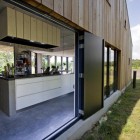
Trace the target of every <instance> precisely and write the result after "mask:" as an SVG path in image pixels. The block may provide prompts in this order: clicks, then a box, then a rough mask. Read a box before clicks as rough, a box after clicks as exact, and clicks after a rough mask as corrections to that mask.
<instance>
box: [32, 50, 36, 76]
mask: <svg viewBox="0 0 140 140" xmlns="http://www.w3.org/2000/svg"><path fill="white" fill-rule="evenodd" d="M31 69H32V74H35V73H36V54H35V53H34V52H31Z"/></svg>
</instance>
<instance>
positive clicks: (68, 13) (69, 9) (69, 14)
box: [64, 0, 72, 20]
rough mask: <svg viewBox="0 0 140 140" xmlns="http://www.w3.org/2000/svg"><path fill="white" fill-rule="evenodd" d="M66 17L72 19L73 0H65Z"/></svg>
mask: <svg viewBox="0 0 140 140" xmlns="http://www.w3.org/2000/svg"><path fill="white" fill-rule="evenodd" d="M64 17H66V18H67V19H69V20H72V0H64Z"/></svg>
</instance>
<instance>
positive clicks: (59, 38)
mask: <svg viewBox="0 0 140 140" xmlns="http://www.w3.org/2000/svg"><path fill="white" fill-rule="evenodd" d="M56 34H57V35H56V46H58V47H60V40H61V32H60V29H59V28H57V32H56Z"/></svg>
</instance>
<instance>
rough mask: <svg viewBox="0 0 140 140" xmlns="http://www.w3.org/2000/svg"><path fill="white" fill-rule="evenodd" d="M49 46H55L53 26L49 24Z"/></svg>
mask: <svg viewBox="0 0 140 140" xmlns="http://www.w3.org/2000/svg"><path fill="white" fill-rule="evenodd" d="M48 44H50V45H52V44H53V26H52V25H51V24H48Z"/></svg>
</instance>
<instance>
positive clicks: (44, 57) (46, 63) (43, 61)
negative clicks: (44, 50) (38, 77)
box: [42, 55, 49, 69]
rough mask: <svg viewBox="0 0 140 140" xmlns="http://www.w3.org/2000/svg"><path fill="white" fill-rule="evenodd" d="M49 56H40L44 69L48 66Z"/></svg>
mask: <svg viewBox="0 0 140 140" xmlns="http://www.w3.org/2000/svg"><path fill="white" fill-rule="evenodd" d="M48 58H49V56H48V55H43V56H42V69H43V68H44V69H46V68H47V67H48V66H49V60H48Z"/></svg>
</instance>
